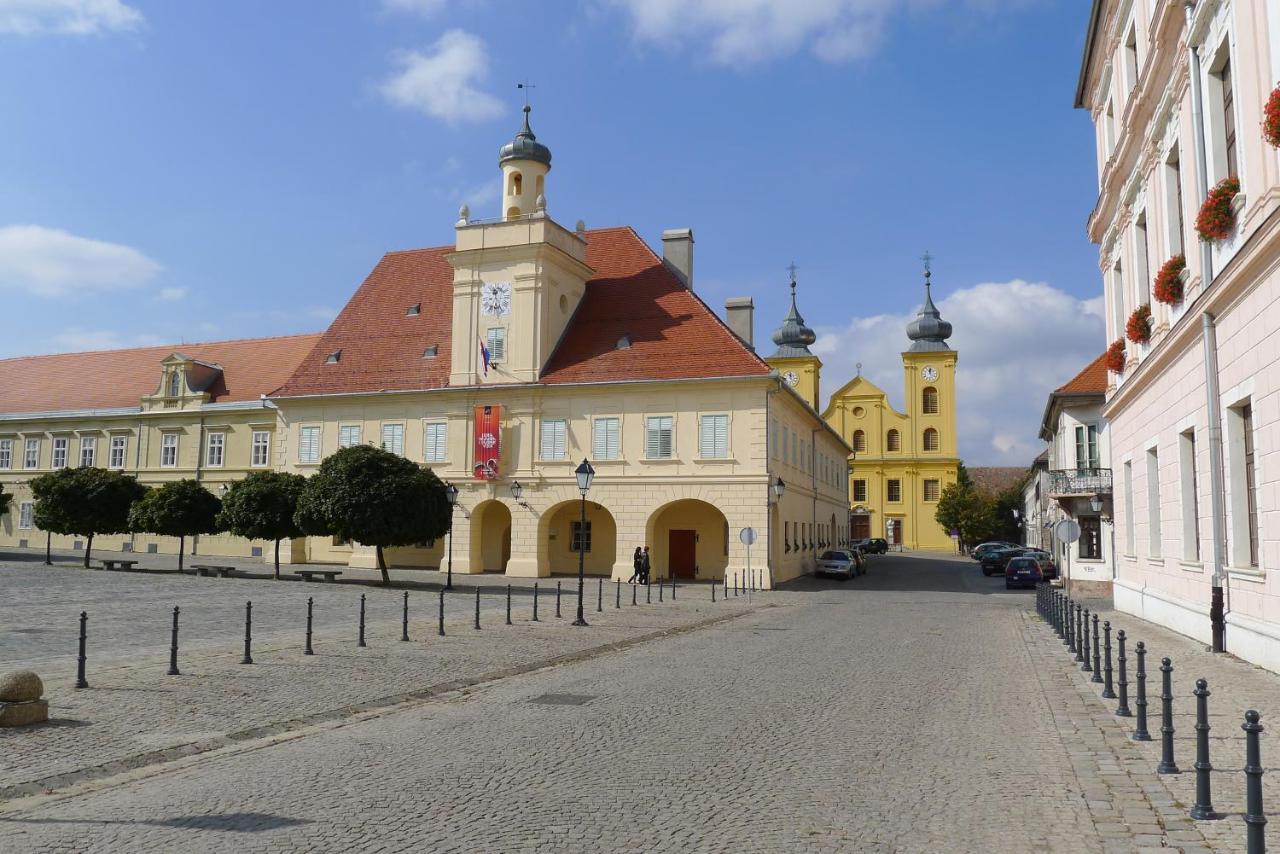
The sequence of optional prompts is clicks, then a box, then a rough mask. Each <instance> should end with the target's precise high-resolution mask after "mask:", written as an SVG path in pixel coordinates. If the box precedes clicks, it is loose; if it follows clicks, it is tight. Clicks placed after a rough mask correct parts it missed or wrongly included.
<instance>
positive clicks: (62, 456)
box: [50, 436, 67, 469]
mask: <svg viewBox="0 0 1280 854" xmlns="http://www.w3.org/2000/svg"><path fill="white" fill-rule="evenodd" d="M50 467H51V468H55V469H62V468H66V467H67V439H66V437H65V436H59V437H58V438H56V439H54V440H53V459H52V461H51V462H50Z"/></svg>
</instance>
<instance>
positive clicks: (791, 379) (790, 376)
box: [782, 371, 800, 385]
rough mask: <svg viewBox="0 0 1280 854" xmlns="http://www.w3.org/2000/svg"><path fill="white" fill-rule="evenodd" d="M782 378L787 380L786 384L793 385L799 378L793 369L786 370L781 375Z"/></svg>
mask: <svg viewBox="0 0 1280 854" xmlns="http://www.w3.org/2000/svg"><path fill="white" fill-rule="evenodd" d="M782 378H783V379H784V380H786V381H787V385H795V384H796V383H798V382H800V378H799V377H798V376H796V372H795V371H787V372H786V373H785V374H783V375H782Z"/></svg>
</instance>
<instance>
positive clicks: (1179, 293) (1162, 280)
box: [1152, 254, 1187, 305]
mask: <svg viewBox="0 0 1280 854" xmlns="http://www.w3.org/2000/svg"><path fill="white" fill-rule="evenodd" d="M1186 270H1187V256H1186V255H1181V254H1179V255H1174V256H1173V257H1172V258H1170V259H1169V260H1168V261H1165V262H1164V266H1163V267H1161V268H1160V272H1158V273H1156V280H1155V284H1154V286H1153V287H1152V292H1153V294H1154V295H1155V298H1156V299H1157V300H1158V301H1160V302H1162V303H1164V304H1165V305H1177V304H1178V303H1180V302H1182V298H1183V296H1184V293H1185V290H1184V288H1183V284H1184V282H1185V279H1186V276H1185V273H1186Z"/></svg>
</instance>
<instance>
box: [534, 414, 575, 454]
mask: <svg viewBox="0 0 1280 854" xmlns="http://www.w3.org/2000/svg"><path fill="white" fill-rule="evenodd" d="M539 456H540V457H541V458H542V459H544V460H563V459H565V458H566V457H567V456H569V445H568V423H567V422H566V421H565V420H564V419H563V418H546V419H543V421H542V446H541V449H540V453H539Z"/></svg>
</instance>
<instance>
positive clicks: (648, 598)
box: [644, 584, 653, 605]
mask: <svg viewBox="0 0 1280 854" xmlns="http://www.w3.org/2000/svg"><path fill="white" fill-rule="evenodd" d="M644 604H646V605H652V604H653V585H652V584H646V585H645V586H644Z"/></svg>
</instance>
